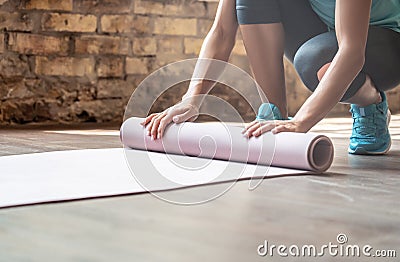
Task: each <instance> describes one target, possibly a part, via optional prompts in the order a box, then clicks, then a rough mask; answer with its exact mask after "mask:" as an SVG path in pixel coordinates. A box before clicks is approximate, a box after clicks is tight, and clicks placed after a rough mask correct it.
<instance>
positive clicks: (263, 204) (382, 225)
mask: <svg viewBox="0 0 400 262" xmlns="http://www.w3.org/2000/svg"><path fill="white" fill-rule="evenodd" d="M350 128H351V122H350V120H349V119H339V118H334V119H326V120H324V121H323V122H322V123H321V124H319V125H318V126H317V127H316V128H314V129H313V131H314V132H322V133H326V134H328V135H329V136H331V137H332V138H333V141H334V144H335V160H334V164H333V166H332V168H331V169H330V170H329V172H328V173H326V174H325V175H323V176H312V175H309V176H300V177H283V178H274V179H266V180H264V181H263V182H262V184H261V185H260V186H259V187H258V188H257V189H256V190H254V191H249V190H248V181H242V182H238V183H237V184H236V185H235V186H234V187H233V188H232V189H231V190H230V191H228V192H227V193H226V194H224V195H223V196H221V197H219V198H218V199H216V200H214V201H211V202H208V203H206V204H202V205H197V206H179V205H172V204H168V203H165V202H163V201H161V200H159V199H157V198H155V197H153V196H152V195H150V194H139V195H133V196H124V197H113V198H104V199H96V200H87V201H76V202H67V203H60V204H47V205H37V206H28V207H19V208H10V209H3V210H0V257H1V259H0V260H1V261H52V260H56V261H110V260H112V261H204V260H207V261H208V260H212V261H214V260H216V261H265V260H266V259H268V258H267V257H260V256H258V255H257V247H258V245H260V244H262V243H263V242H264V240H268V241H269V243H270V244H276V245H279V244H285V245H288V246H289V245H291V244H297V245H299V246H301V245H306V244H314V245H317V246H318V245H323V244H328V243H329V242H333V243H337V242H336V236H337V235H338V234H339V233H344V234H346V235H347V237H348V244H358V245H360V246H362V245H366V244H369V245H371V246H372V247H373V248H374V249H397V257H399V256H400V249H399V247H400V223H399V221H400V204H399V199H400V190H399V187H400V177H399V176H400V158H399V156H400V115H397V116H394V117H393V118H392V122H391V133H392V135H393V146H392V149H391V151H390V152H389V154H388V155H386V156H351V155H348V154H347V153H346V149H347V143H348V136H349V134H350V132H351V130H350ZM120 146H121V144H120V142H119V137H118V131H117V127H115V126H101V125H96V126H94V125H89V126H87V125H86V126H77V127H73V128H71V127H69V128H64V127H46V128H43V127H42V128H40V127H34V128H25V129H20V128H14V129H7V130H4V129H3V130H0V155H2V156H5V155H12V154H22V153H33V152H45V151H54V150H70V149H84V148H110V147H120ZM0 168H1V167H0ZM0 172H1V171H0ZM215 186H218V185H214V186H213V185H211V186H206V187H196V188H190V189H182V190H175V191H173V192H171V193H170V194H178V195H181V197H189V196H191V195H193V194H207V192H208V191H209V190H212V187H215ZM0 197H1V192H0ZM277 258H279V257H277V256H275V257H274V260H273V261H276V260H277ZM293 259H294V258H293V257H290V256H289V257H288V258H282V259H281V261H292V260H293ZM339 260H341V259H339ZM354 260H355V259H354V258H351V259H349V261H354ZM277 261H279V259H278V260H277ZM296 261H310V258H301V259H296ZM323 261H338V259H337V258H336V259H335V258H334V257H331V256H329V255H326V256H325V257H324V258H323ZM360 261H365V258H360ZM385 261H396V260H389V259H387V260H385Z"/></svg>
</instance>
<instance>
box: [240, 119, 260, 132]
mask: <svg viewBox="0 0 400 262" xmlns="http://www.w3.org/2000/svg"><path fill="white" fill-rule="evenodd" d="M257 123H258V121H257V120H254V121H253V122H250V123H248V124H245V125H244V129H243V131H242V134H244V133H246V131H247V130H248V129H249V128H250V127H252V126H253V125H255V124H257Z"/></svg>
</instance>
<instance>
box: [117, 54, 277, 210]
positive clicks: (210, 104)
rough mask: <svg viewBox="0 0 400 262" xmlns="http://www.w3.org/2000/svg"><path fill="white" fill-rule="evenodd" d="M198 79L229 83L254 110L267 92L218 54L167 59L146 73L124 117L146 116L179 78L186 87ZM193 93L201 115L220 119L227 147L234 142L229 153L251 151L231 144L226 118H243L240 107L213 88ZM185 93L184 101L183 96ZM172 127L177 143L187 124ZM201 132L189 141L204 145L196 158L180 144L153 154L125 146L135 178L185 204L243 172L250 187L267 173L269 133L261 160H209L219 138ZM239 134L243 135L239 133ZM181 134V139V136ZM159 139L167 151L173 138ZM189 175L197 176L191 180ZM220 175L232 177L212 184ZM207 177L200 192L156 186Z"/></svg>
mask: <svg viewBox="0 0 400 262" xmlns="http://www.w3.org/2000/svg"><path fill="white" fill-rule="evenodd" d="M202 81H206V82H208V83H210V82H213V83H219V84H222V85H224V86H227V87H229V88H231V89H233V90H234V91H235V92H236V93H238V94H239V95H240V96H241V97H242V98H243V99H244V100H245V101H246V103H248V105H250V107H251V110H252V111H253V112H256V111H257V110H258V107H259V105H260V104H261V103H262V102H266V101H267V99H266V96H265V94H264V93H263V92H262V91H261V89H260V88H259V87H258V85H257V83H256V82H255V81H254V79H253V78H252V77H251V76H250V75H249V74H248V73H247V72H245V71H243V70H242V69H240V68H238V67H236V66H234V65H232V64H229V63H226V62H224V61H220V60H213V59H189V60H183V61H179V62H175V63H172V64H169V65H166V66H164V67H162V68H160V69H158V70H156V71H155V72H153V73H152V74H150V75H149V76H148V77H146V78H145V79H144V80H143V81H142V82H141V83H140V84H139V85H138V87H137V88H136V89H135V91H134V93H133V94H132V96H131V98H130V100H129V102H128V104H127V106H126V110H125V114H124V121H125V120H127V119H129V118H131V117H135V118H144V117H146V116H148V115H149V113H150V111H151V109H152V108H153V107H154V105H155V103H157V101H159V99H160V98H161V97H162V96H163V95H164V94H165V93H166V92H168V91H170V89H171V88H173V87H175V86H177V85H180V84H186V85H187V87H189V88H190V86H192V87H193V86H197V85H198V84H199V83H201V82H202ZM189 82H190V84H189ZM189 96H190V95H189ZM197 97H198V98H199V99H201V101H202V103H201V104H202V106H201V107H200V109H199V115H200V116H201V115H203V116H208V117H212V118H214V119H217V120H218V125H220V126H219V127H217V128H218V130H220V132H219V134H217V136H218V135H219V137H224V139H225V140H227V141H229V143H230V145H231V147H230V148H232V152H231V155H230V156H232V155H233V154H238V152H240V154H242V155H243V156H246V155H247V157H249V154H250V151H249V146H247V148H241V149H240V150H238V149H234V145H235V144H234V143H233V142H234V140H235V139H239V138H238V136H237V134H236V133H235V134H233V133H232V132H230V130H231V128H230V127H229V126H228V125H227V124H226V122H235V123H237V124H242V125H244V124H245V123H244V120H243V119H242V117H241V115H240V113H239V112H238V108H236V107H234V106H232V104H230V103H229V102H228V101H226V100H224V99H222V98H220V97H216V96H214V95H211V94H204V95H201V96H197ZM185 98H186V97H184V98H183V100H182V102H185V101H187V100H186V99H185ZM176 127H178V128H179V131H178V132H177V137H174V139H177V141H178V144H179V145H180V144H181V142H182V143H183V144H185V141H184V139H183V138H182V136H181V135H180V132H181V131H182V133H184V134H187V133H185V132H184V131H183V130H184V129H185V125H177V126H176ZM200 135H201V137H196V138H194V140H195V141H197V142H198V144H197V145H191V146H192V147H196V148H199V149H200V152H202V151H203V149H205V151H206V152H207V154H206V155H207V158H201V154H200V155H199V156H200V158H196V159H193V158H190V157H187V156H185V155H186V154H185V152H184V151H183V150H182V149H181V148H179V149H180V152H179V153H177V152H174V154H155V153H154V152H147V153H145V154H144V153H143V152H141V153H137V152H135V151H134V150H130V149H129V148H125V150H124V152H125V158H126V160H127V163H128V166H129V168H130V171H131V173H132V175H133V177H134V178H135V180H136V182H137V183H138V184H139V185H140V186H141V187H142V188H143V189H145V190H146V191H148V192H150V193H151V194H153V195H154V196H156V197H158V198H159V199H162V200H165V201H167V202H170V203H174V204H183V205H193V204H199V203H204V202H207V201H210V200H212V199H215V198H217V197H219V196H221V195H223V194H224V193H225V192H227V191H228V190H229V189H230V188H232V186H233V185H234V184H235V183H236V181H237V180H239V179H241V178H242V177H243V174H245V175H246V178H250V182H249V189H250V190H252V189H255V188H256V187H257V186H258V185H259V184H260V183H261V181H262V180H261V179H259V178H260V177H264V176H265V175H266V174H267V172H268V170H269V166H270V163H271V161H272V158H273V155H274V152H275V138H274V136H270V137H269V138H268V139H269V140H268V141H267V142H268V143H265V144H268V146H264V147H263V146H261V149H260V153H259V160H260V159H261V158H262V161H263V165H248V164H241V165H239V164H238V163H235V162H233V161H224V162H223V163H222V162H217V161H212V160H211V159H212V158H213V157H212V156H211V157H210V156H209V153H210V152H213V151H215V150H216V149H217V143H216V142H217V140H218V139H217V138H215V137H214V136H215V134H214V133H213V132H208V130H202V131H201V134H200ZM239 135H240V134H239ZM240 136H241V138H243V136H242V135H240ZM140 139H142V138H140ZM143 139H144V138H143ZM181 139H183V140H182V141H181ZM264 139H265V140H266V139H267V138H262V137H261V138H259V141H258V142H259V143H260V144H261V145H263V141H264ZM143 141H145V139H144V140H143ZM197 142H196V143H197ZM161 143H162V148H163V149H164V150H163V151H164V152H169V150H168V146H170V144H171V140H169V141H164V140H161ZM186 143H187V141H186ZM144 144H146V143H144ZM227 148H228V147H227ZM224 150H226V149H224ZM229 159H230V158H229ZM193 181H197V182H196V183H193ZM220 181H231V183H222V184H221V183H220V184H218V185H216V184H217V183H218V182H220ZM210 183H211V184H214V186H213V187H208V188H206V189H202V188H198V189H197V191H201V190H204V193H202V194H186V195H184V194H179V192H169V191H165V190H164V191H157V189H171V188H180V187H186V186H191V185H198V184H210Z"/></svg>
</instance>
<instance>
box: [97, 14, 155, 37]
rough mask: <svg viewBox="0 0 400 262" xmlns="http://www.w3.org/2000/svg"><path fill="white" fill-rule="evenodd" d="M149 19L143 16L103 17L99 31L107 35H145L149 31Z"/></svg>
mask: <svg viewBox="0 0 400 262" xmlns="http://www.w3.org/2000/svg"><path fill="white" fill-rule="evenodd" d="M149 26H150V19H149V18H148V17H145V16H135V17H134V16H131V15H103V16H102V17H101V30H102V31H103V32H107V33H139V34H140V33H145V32H147V31H148V30H149Z"/></svg>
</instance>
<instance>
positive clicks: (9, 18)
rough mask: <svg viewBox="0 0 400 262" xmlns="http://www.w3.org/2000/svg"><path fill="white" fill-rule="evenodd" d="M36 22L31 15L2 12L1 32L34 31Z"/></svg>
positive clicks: (0, 17) (0, 12)
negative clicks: (4, 30) (3, 30)
mask: <svg viewBox="0 0 400 262" xmlns="http://www.w3.org/2000/svg"><path fill="white" fill-rule="evenodd" d="M33 28H34V22H33V18H32V15H31V14H25V13H10V12H3V11H0V30H2V29H6V30H7V31H32V30H33Z"/></svg>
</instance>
